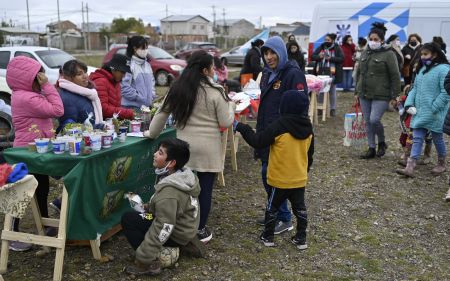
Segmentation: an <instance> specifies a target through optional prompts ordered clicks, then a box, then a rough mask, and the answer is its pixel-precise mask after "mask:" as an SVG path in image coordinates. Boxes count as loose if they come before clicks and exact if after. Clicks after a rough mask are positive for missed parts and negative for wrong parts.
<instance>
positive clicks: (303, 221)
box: [262, 187, 308, 241]
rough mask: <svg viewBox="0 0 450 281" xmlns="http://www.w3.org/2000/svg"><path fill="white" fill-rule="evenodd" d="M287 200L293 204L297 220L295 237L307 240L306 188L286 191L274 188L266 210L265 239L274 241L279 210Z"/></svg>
mask: <svg viewBox="0 0 450 281" xmlns="http://www.w3.org/2000/svg"><path fill="white" fill-rule="evenodd" d="M286 199H287V200H289V202H291V207H292V212H293V213H294V216H295V217H296V218H297V233H296V235H295V236H296V237H297V238H300V239H303V240H304V239H306V227H307V226H308V216H307V212H306V204H305V188H304V187H301V188H290V189H284V188H276V187H273V189H272V193H271V196H270V198H269V202H268V204H267V208H266V217H265V223H264V231H263V234H262V235H263V236H264V238H266V239H268V240H270V241H273V237H274V232H275V225H276V222H277V215H278V210H279V208H280V206H281V204H282V203H283V202H284V201H286Z"/></svg>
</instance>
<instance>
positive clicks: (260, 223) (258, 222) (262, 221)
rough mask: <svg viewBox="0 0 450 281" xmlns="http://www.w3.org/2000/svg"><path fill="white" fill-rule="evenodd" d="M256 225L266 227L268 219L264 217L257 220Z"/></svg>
mask: <svg viewBox="0 0 450 281" xmlns="http://www.w3.org/2000/svg"><path fill="white" fill-rule="evenodd" d="M256 224H257V225H260V226H264V225H265V224H266V219H265V218H264V217H262V218H259V219H257V220H256Z"/></svg>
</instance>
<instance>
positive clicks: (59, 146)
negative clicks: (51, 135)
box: [52, 139, 66, 154]
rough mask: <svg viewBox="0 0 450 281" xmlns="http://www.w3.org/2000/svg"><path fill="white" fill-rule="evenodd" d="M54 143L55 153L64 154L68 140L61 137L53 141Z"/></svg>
mask: <svg viewBox="0 0 450 281" xmlns="http://www.w3.org/2000/svg"><path fill="white" fill-rule="evenodd" d="M52 144H53V153H55V154H63V153H64V152H65V149H66V141H65V140H61V139H56V140H53V141H52Z"/></svg>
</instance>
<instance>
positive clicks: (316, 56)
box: [311, 43, 344, 84]
mask: <svg viewBox="0 0 450 281" xmlns="http://www.w3.org/2000/svg"><path fill="white" fill-rule="evenodd" d="M326 50H327V47H325V44H322V45H320V46H319V47H318V48H317V49H316V50H315V51H314V53H313V55H312V56H311V59H312V60H313V61H315V62H316V66H317V64H318V63H321V61H322V59H321V58H320V53H322V52H325V51H326ZM328 50H329V51H330V52H334V56H331V57H330V59H329V63H331V64H334V66H335V67H336V73H335V74H334V80H333V83H334V84H339V83H341V82H342V75H343V73H342V63H343V62H344V54H343V53H342V50H341V48H340V47H339V45H338V44H336V43H334V44H333V46H331V47H330V48H328ZM316 66H315V67H314V70H316V68H317V67H316ZM316 74H317V75H327V74H325V73H321V70H319V73H316Z"/></svg>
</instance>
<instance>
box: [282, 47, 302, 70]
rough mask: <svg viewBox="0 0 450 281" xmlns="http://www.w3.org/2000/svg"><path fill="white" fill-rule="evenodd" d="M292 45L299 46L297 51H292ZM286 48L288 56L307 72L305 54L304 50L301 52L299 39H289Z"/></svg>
mask: <svg viewBox="0 0 450 281" xmlns="http://www.w3.org/2000/svg"><path fill="white" fill-rule="evenodd" d="M292 46H297V52H295V53H291V47H292ZM286 50H287V52H288V58H289V59H290V60H294V61H296V62H297V64H298V67H300V69H301V70H302V71H303V72H305V66H306V64H305V57H304V56H303V54H302V52H301V48H300V45H298V43H297V41H289V42H287V43H286Z"/></svg>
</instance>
